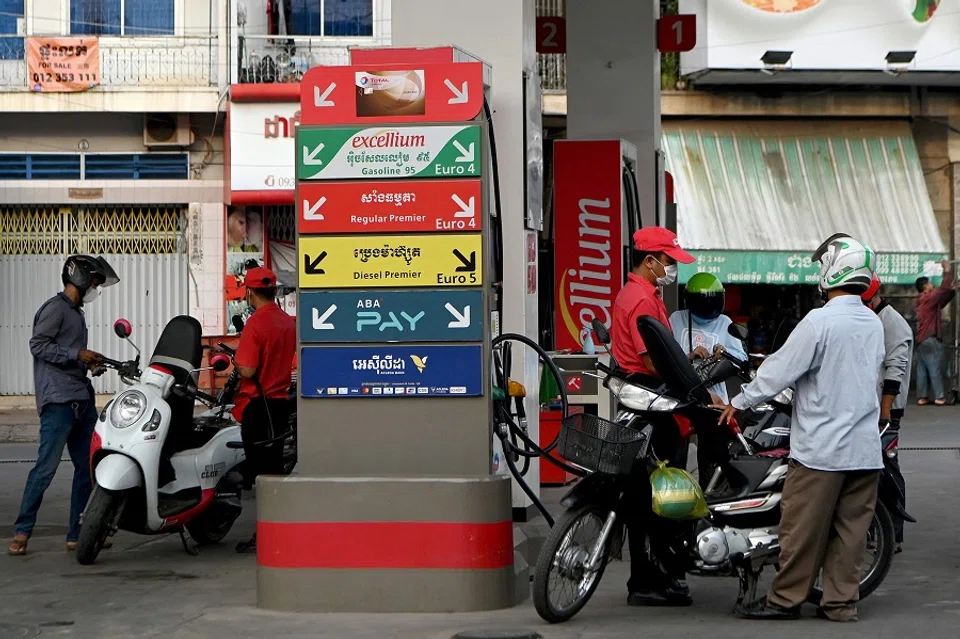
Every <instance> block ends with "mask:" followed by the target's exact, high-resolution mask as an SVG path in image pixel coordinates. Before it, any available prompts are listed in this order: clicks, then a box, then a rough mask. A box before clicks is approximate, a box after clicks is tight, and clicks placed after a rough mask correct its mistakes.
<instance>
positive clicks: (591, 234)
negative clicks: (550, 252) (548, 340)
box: [553, 140, 624, 351]
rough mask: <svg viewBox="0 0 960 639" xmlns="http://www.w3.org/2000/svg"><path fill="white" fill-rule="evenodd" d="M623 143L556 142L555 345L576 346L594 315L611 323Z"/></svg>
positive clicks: (617, 274)
mask: <svg viewBox="0 0 960 639" xmlns="http://www.w3.org/2000/svg"><path fill="white" fill-rule="evenodd" d="M621 180H622V169H621V146H620V142H619V141H618V140H614V141H592V140H563V141H558V142H557V143H556V144H555V145H554V183H555V187H554V191H555V193H554V211H555V213H554V246H555V251H554V258H553V259H554V282H556V318H555V321H556V327H557V331H556V348H557V350H563V349H572V350H575V351H579V350H580V349H581V347H582V344H583V339H584V337H585V336H586V334H587V332H588V331H589V330H590V325H591V323H592V322H593V320H594V319H599V320H600V321H601V322H603V324H604V326H606V327H607V328H609V327H610V325H611V323H612V319H613V301H614V299H615V298H616V296H617V293H619V292H620V288H621V287H622V286H623V281H624V272H623V231H622V228H623V215H622V213H621V210H622V203H621V197H622V195H621V190H622V186H621Z"/></svg>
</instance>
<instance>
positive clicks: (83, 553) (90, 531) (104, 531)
mask: <svg viewBox="0 0 960 639" xmlns="http://www.w3.org/2000/svg"><path fill="white" fill-rule="evenodd" d="M121 497H122V496H121V494H120V493H119V492H116V491H112V490H106V489H105V488H101V487H100V486H96V487H95V488H94V489H93V495H91V496H90V502H89V503H88V504H87V508H86V510H84V512H83V525H82V526H81V527H80V537H79V539H77V550H76V553H77V561H78V562H79V563H80V564H81V565H83V566H89V565H91V564H92V563H93V562H95V561H96V560H97V556H98V555H99V554H100V551H101V550H103V545H104V544H105V543H106V541H107V537H109V536H110V527H111V526H112V525H113V522H114V520H116V519H118V516H119V514H120V513H119V509H120V504H121Z"/></svg>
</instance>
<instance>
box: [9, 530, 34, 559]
mask: <svg viewBox="0 0 960 639" xmlns="http://www.w3.org/2000/svg"><path fill="white" fill-rule="evenodd" d="M29 539H30V538H29V537H23V536H21V535H17V536H16V537H14V538H13V541H11V542H10V545H9V546H7V554H8V555H12V556H14V557H18V556H20V555H25V554H27V541H28V540H29Z"/></svg>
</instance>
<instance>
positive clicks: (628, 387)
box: [607, 377, 680, 412]
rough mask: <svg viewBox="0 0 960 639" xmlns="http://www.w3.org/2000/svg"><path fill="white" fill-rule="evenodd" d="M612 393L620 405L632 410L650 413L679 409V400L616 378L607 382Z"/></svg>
mask: <svg viewBox="0 0 960 639" xmlns="http://www.w3.org/2000/svg"><path fill="white" fill-rule="evenodd" d="M607 387H608V388H609V389H610V392H611V393H613V394H614V395H616V396H617V399H619V400H620V403H621V404H623V405H624V406H626V407H627V408H629V409H631V410H648V411H664V412H666V411H671V410H673V409H674V408H676V407H677V404H679V403H680V402H678V401H677V400H675V399H673V398H670V397H664V396H663V395H659V394H657V393H654V392H653V391H650V390H647V389H646V388H643V387H641V386H635V385H633V384H630V383H628V382H625V381H623V380H622V379H618V378H616V377H612V378H610V380H609V381H608V382H607Z"/></svg>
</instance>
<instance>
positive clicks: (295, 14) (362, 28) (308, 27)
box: [273, 0, 373, 37]
mask: <svg viewBox="0 0 960 639" xmlns="http://www.w3.org/2000/svg"><path fill="white" fill-rule="evenodd" d="M273 6H274V9H273V14H274V15H273V18H274V21H273V24H274V25H279V9H280V3H279V2H274V3H273ZM283 9H284V14H285V16H286V22H287V24H286V27H287V34H288V35H302V36H326V37H370V36H373V0H283Z"/></svg>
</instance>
